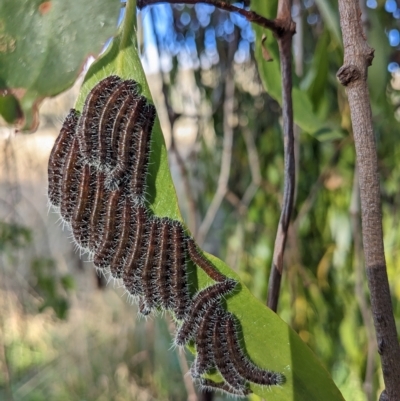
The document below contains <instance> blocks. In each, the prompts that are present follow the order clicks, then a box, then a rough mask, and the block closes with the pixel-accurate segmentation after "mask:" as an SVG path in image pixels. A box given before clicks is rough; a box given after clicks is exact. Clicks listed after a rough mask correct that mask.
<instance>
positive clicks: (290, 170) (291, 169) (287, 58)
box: [267, 0, 296, 312]
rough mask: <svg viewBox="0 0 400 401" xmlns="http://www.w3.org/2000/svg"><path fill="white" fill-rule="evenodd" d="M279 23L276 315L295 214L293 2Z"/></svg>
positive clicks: (286, 0) (271, 291) (272, 297)
mask: <svg viewBox="0 0 400 401" xmlns="http://www.w3.org/2000/svg"><path fill="white" fill-rule="evenodd" d="M276 19H277V20H280V21H283V23H284V25H283V26H285V30H284V31H285V34H284V35H283V36H281V37H278V45H279V56H280V60H281V74H282V118H283V141H284V154H285V184H284V194H283V203H282V211H281V217H280V219H279V225H278V231H277V233H276V239H275V246H274V254H273V257H272V266H271V273H270V278H269V283H268V299H267V305H268V307H269V308H270V309H272V310H273V311H275V312H276V311H277V308H278V300H279V292H280V285H281V278H282V271H283V254H284V251H285V245H286V239H287V233H288V229H289V223H290V217H291V215H292V210H293V200H294V192H295V186H296V185H295V169H296V168H295V159H294V135H293V102H292V59H291V55H292V37H293V34H294V32H295V25H294V23H293V21H292V17H291V0H279V3H278V15H277V18H276Z"/></svg>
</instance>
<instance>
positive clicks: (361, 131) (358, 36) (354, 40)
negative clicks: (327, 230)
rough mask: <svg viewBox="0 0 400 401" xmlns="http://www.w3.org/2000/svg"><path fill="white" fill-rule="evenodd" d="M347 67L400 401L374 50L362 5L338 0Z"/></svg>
mask: <svg viewBox="0 0 400 401" xmlns="http://www.w3.org/2000/svg"><path fill="white" fill-rule="evenodd" d="M339 14H340V26H341V29H342V35H343V48H344V63H343V66H342V67H341V68H340V69H339V71H338V73H337V77H338V79H339V81H340V83H341V84H342V85H343V86H345V87H346V93H347V97H348V100H349V106H350V113H351V120H352V126H353V133H354V143H355V148H356V155H357V166H358V173H359V185H360V198H361V218H362V228H363V231H362V232H363V244H364V254H365V264H366V270H367V278H368V286H369V290H370V292H371V307H372V313H373V317H374V325H375V330H376V336H377V343H378V352H379V354H380V356H381V362H382V371H383V378H384V381H385V386H386V394H387V397H388V399H389V401H398V400H400V346H399V343H398V339H397V332H396V325H395V321H394V317H393V308H392V302H391V298H390V287H389V281H388V277H387V271H386V261H385V254H384V246H383V230H382V212H381V199H380V186H379V176H378V158H377V153H376V144H375V138H374V130H373V125H372V113H371V105H370V100H369V91H368V86H367V70H368V67H369V66H370V65H371V63H372V59H373V57H374V50H373V49H372V48H371V47H370V46H369V45H368V43H367V41H366V38H365V35H364V33H363V28H362V21H361V19H360V16H361V10H360V3H359V0H339Z"/></svg>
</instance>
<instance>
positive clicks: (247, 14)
mask: <svg viewBox="0 0 400 401" xmlns="http://www.w3.org/2000/svg"><path fill="white" fill-rule="evenodd" d="M158 3H169V4H199V3H204V4H210V5H212V6H214V7H216V8H219V9H221V10H225V11H229V12H235V13H238V14H240V15H242V16H243V17H244V18H246V19H247V20H248V21H249V22H254V23H255V24H257V25H260V26H262V27H263V28H266V29H269V30H271V31H272V32H273V33H274V34H275V35H276V36H277V37H278V38H279V37H281V36H283V35H284V34H285V31H286V28H287V27H285V24H282V22H283V21H281V20H280V19H279V18H277V19H275V20H270V19H268V18H265V17H263V16H261V15H259V14H257V13H255V12H254V11H251V10H245V9H243V8H240V7H237V6H234V5H233V4H230V3H226V2H224V1H218V0H202V1H199V0H138V1H137V7H138V8H139V9H142V8H144V7H146V6H151V5H154V4H158ZM278 17H279V15H278Z"/></svg>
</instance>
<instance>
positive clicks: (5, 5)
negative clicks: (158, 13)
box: [0, 0, 121, 130]
mask: <svg viewBox="0 0 400 401" xmlns="http://www.w3.org/2000/svg"><path fill="white" fill-rule="evenodd" d="M120 6H121V5H120V2H119V1H118V0H96V1H81V0H52V1H43V0H18V1H15V0H3V1H2V2H0V94H1V93H3V94H4V93H5V94H12V95H14V96H15V98H17V99H18V101H19V102H20V104H19V107H16V105H15V104H13V102H14V103H15V98H14V99H12V98H10V99H8V100H7V104H6V105H1V107H0V112H1V113H2V115H3V116H4V118H5V120H6V121H8V122H13V123H17V122H18V123H20V124H21V127H22V129H24V130H34V129H35V128H36V127H37V124H38V117H37V109H38V106H39V104H40V102H41V101H42V100H43V99H44V98H45V97H47V96H54V95H57V94H58V93H60V92H62V91H64V90H65V89H67V88H69V87H70V86H72V84H73V83H74V82H75V80H76V77H77V76H78V74H79V72H80V70H81V69H82V66H83V64H84V62H85V59H86V58H87V57H88V56H89V55H90V54H97V53H98V52H99V51H100V50H101V47H102V46H103V45H104V43H105V42H106V40H107V39H108V38H110V37H111V36H113V35H114V34H115V31H116V26H117V19H118V15H119V10H120ZM18 109H20V110H21V111H22V116H23V118H22V119H18V117H21V115H19V114H18V113H17V112H16V111H17V110H18ZM21 120H22V122H21Z"/></svg>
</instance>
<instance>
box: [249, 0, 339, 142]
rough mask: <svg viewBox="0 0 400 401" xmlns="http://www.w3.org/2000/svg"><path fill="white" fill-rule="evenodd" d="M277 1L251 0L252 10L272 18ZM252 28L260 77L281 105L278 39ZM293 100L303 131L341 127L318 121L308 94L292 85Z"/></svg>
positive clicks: (294, 109)
mask: <svg viewBox="0 0 400 401" xmlns="http://www.w3.org/2000/svg"><path fill="white" fill-rule="evenodd" d="M276 4H277V1H276V0H273V1H267V2H254V4H252V9H253V10H254V11H255V12H257V13H258V14H260V15H262V16H264V17H266V18H270V19H273V18H275V15H276V11H275V10H276ZM253 28H254V31H255V33H256V38H257V40H256V49H255V55H256V60H257V64H258V69H259V72H260V76H261V80H262V82H263V84H264V87H265V89H266V91H267V92H268V94H269V95H270V96H271V97H272V98H274V99H275V100H276V101H277V102H278V103H279V104H282V84H281V73H280V64H279V52H278V46H277V41H276V39H275V38H274V36H273V35H272V33H270V32H268V33H267V39H266V40H265V41H263V35H264V34H265V30H264V29H263V28H261V27H260V26H258V25H256V24H253ZM263 47H267V48H268V52H269V54H270V55H271V57H272V59H273V61H272V62H266V61H265V59H264V57H263V52H264V50H263ZM292 100H293V117H294V122H295V123H296V124H297V125H298V126H299V127H300V128H301V129H302V130H304V131H306V132H308V133H309V134H311V135H313V136H314V135H315V134H316V133H317V132H320V131H321V130H324V131H326V130H332V131H338V130H340V126H339V125H338V124H337V123H336V122H334V121H330V122H327V121H323V120H321V119H320V117H319V116H318V114H317V113H316V112H315V111H314V106H313V103H312V101H311V98H310V95H309V94H308V93H307V92H305V91H302V90H301V89H300V88H299V87H298V86H295V85H294V86H293V91H292ZM316 138H317V139H318V136H316Z"/></svg>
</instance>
